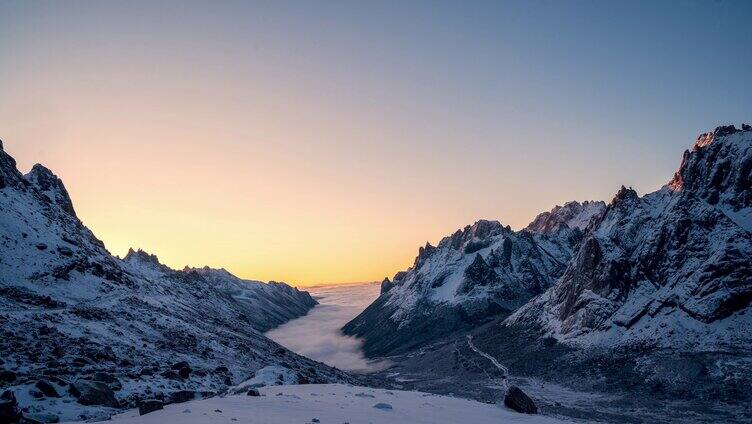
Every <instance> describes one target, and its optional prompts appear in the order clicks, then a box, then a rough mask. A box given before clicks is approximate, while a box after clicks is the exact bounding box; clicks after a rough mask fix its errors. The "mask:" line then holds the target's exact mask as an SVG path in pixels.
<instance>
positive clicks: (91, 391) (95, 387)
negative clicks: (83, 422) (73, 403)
mask: <svg viewBox="0 0 752 424" xmlns="http://www.w3.org/2000/svg"><path fill="white" fill-rule="evenodd" d="M70 393H71V395H73V396H74V397H75V398H76V399H77V400H78V403H80V404H81V405H100V406H109V407H110V408H117V407H119V406H120V403H119V402H118V400H117V399H116V398H115V393H114V392H113V391H112V389H110V387H109V386H108V385H107V384H105V383H102V382H101V381H87V380H78V381H76V382H75V383H72V384H71V385H70Z"/></svg>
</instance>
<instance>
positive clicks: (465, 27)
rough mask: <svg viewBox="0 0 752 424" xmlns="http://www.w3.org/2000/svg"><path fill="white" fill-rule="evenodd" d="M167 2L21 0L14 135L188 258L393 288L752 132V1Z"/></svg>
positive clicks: (24, 152) (127, 239)
mask: <svg viewBox="0 0 752 424" xmlns="http://www.w3.org/2000/svg"><path fill="white" fill-rule="evenodd" d="M152 3H153V2H151V1H150V2H139V1H129V2H114V1H104V2H71V1H66V2H62V1H59V2H58V1H56V2H53V1H49V2H39V1H10V2H9V1H2V0H0V138H2V139H3V140H4V141H5V148H6V150H7V151H8V152H10V153H11V154H12V155H13V156H14V157H15V158H16V159H17V160H18V163H19V167H20V168H21V170H22V171H24V172H25V171H27V170H28V169H29V168H30V167H31V166H32V165H33V164H34V163H36V162H41V163H43V164H45V165H47V166H48V167H50V168H51V169H53V170H54V171H55V172H56V173H57V174H58V175H59V176H60V177H61V178H63V180H64V181H65V183H66V185H67V187H68V190H69V191H70V193H71V195H72V197H73V201H74V204H75V207H76V209H77V211H78V214H79V216H80V217H81V219H82V220H83V221H84V223H85V224H86V225H88V226H89V227H90V228H91V229H92V230H93V231H94V232H95V233H96V234H97V235H98V236H99V237H100V238H102V239H103V240H104V242H105V243H106V245H107V246H108V248H109V249H110V250H111V251H112V252H113V253H114V254H118V255H121V256H122V255H123V254H124V253H125V252H126V251H127V249H128V247H130V246H133V247H141V248H144V249H146V250H148V251H151V252H154V253H156V254H157V255H159V257H160V258H161V259H162V261H163V262H165V263H167V264H168V265H171V266H173V267H182V266H183V265H186V264H189V265H192V266H199V265H204V264H208V265H210V266H215V267H226V268H227V269H229V270H231V271H233V272H235V273H236V274H238V275H240V276H242V277H246V278H254V279H262V280H270V279H274V280H285V281H289V282H291V283H294V284H303V285H305V284H313V283H331V282H346V281H366V280H375V279H381V278H383V277H384V276H385V275H389V276H391V275H393V274H394V272H396V271H398V270H400V269H404V268H406V267H407V266H409V265H410V264H411V263H412V260H413V258H414V256H415V254H416V252H417V247H418V246H419V245H421V244H423V243H425V241H426V240H429V241H431V242H432V243H436V242H437V241H438V240H439V238H440V237H442V236H444V235H446V234H449V233H451V232H453V231H454V230H455V229H457V228H460V227H462V226H464V225H466V224H470V223H472V222H474V221H475V220H477V219H479V218H488V219H498V220H500V221H502V222H503V223H505V224H510V225H512V227H514V228H520V227H522V226H524V225H526V224H527V223H528V222H529V221H530V220H532V218H533V217H534V216H535V215H536V214H537V213H538V212H540V211H543V210H548V209H550V208H551V207H552V206H554V205H556V204H561V203H563V202H565V201H568V200H573V199H576V200H585V199H604V200H608V199H610V198H611V197H612V196H613V194H614V193H615V192H616V190H617V189H618V187H619V186H620V185H621V184H625V185H632V186H634V187H635V188H636V189H637V190H638V191H639V192H640V193H644V192H647V191H652V190H655V189H657V188H659V187H660V186H661V185H662V184H664V183H665V182H666V181H668V179H669V178H670V176H671V175H672V174H673V172H674V171H675V170H676V168H677V167H678V165H679V161H680V158H681V153H682V151H683V150H684V149H686V148H688V147H690V146H691V144H692V143H693V141H694V139H695V137H696V136H697V134H698V133H700V132H701V131H706V130H709V129H712V128H713V127H714V126H716V125H719V124H723V123H736V124H737V125H738V124H739V123H741V122H743V121H744V122H746V121H749V120H752V95H750V93H752V78H751V77H750V75H752V26H751V25H752V2H748V1H739V2H732V1H716V2H713V1H688V2H675V1H672V2H654V1H649V2H607V1H593V2H590V1H587V2H585V1H520V2H516V1H514V2H506V1H500V2H490V3H485V2H480V1H477V2H438V1H432V2H401V1H396V2H386V1H378V2H371V3H370V4H366V2H349V1H347V2H325V3H324V2H312V1H304V2H302V1H301V2H288V1H272V2H254V3H252V4H251V3H250V2H186V1H181V2H159V4H152ZM404 3H409V4H404Z"/></svg>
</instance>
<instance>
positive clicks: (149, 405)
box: [138, 399, 164, 415]
mask: <svg viewBox="0 0 752 424" xmlns="http://www.w3.org/2000/svg"><path fill="white" fill-rule="evenodd" d="M163 408H164V403H163V402H162V401H161V400H159V399H146V400H142V401H141V402H139V403H138V415H146V414H148V413H150V412H154V411H159V410H160V409H163Z"/></svg>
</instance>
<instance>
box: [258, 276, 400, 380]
mask: <svg viewBox="0 0 752 424" xmlns="http://www.w3.org/2000/svg"><path fill="white" fill-rule="evenodd" d="M306 290H307V291H308V292H310V293H311V295H312V296H313V297H314V298H316V300H317V301H318V302H319V305H318V306H316V307H315V308H313V309H312V310H311V311H310V312H309V313H308V315H306V316H304V317H301V318H298V319H295V320H292V321H290V322H288V323H286V324H284V325H282V326H280V327H277V328H275V329H274V330H271V331H269V332H267V333H266V336H267V337H269V338H270V339H272V340H274V341H275V342H277V343H279V344H281V345H283V346H285V347H286V348H288V349H290V350H292V351H293V352H295V353H298V354H300V355H303V356H307V357H309V358H311V359H314V360H317V361H320V362H323V363H325V364H328V365H331V366H334V367H337V368H339V369H342V370H346V371H356V372H371V371H378V370H380V369H383V368H385V367H387V366H388V363H387V362H386V361H372V360H369V359H367V358H366V357H365V356H364V355H363V351H362V349H361V347H362V344H363V342H362V340H359V339H357V338H355V337H349V336H345V335H343V334H342V333H341V332H340V329H341V328H342V326H344V325H345V324H347V322H348V321H350V320H351V319H353V318H355V316H357V315H358V314H359V313H360V312H362V311H363V309H365V308H366V306H368V305H369V304H370V303H371V302H373V301H374V300H375V299H376V298H377V297H378V296H379V284H378V283H361V284H343V285H336V286H319V287H313V288H306Z"/></svg>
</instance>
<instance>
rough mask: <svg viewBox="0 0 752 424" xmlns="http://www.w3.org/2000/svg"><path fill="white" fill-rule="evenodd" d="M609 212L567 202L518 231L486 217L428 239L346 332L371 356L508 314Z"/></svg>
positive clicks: (543, 285) (553, 274)
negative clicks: (361, 341)
mask: <svg viewBox="0 0 752 424" xmlns="http://www.w3.org/2000/svg"><path fill="white" fill-rule="evenodd" d="M604 209H605V204H604V203H603V202H584V203H578V202H569V203H567V204H566V205H564V206H557V207H556V208H554V209H553V210H551V211H550V212H545V213H543V214H541V215H539V216H538V217H537V218H536V219H535V220H534V221H533V222H532V223H531V224H530V225H529V226H528V227H527V228H525V229H523V230H521V231H512V229H511V228H509V227H508V226H503V225H502V224H501V223H499V222H498V221H486V220H481V221H478V222H476V223H475V224H473V225H469V226H467V227H465V228H464V229H461V230H457V231H456V232H455V233H454V234H452V235H451V236H449V237H445V238H444V239H442V240H441V241H440V242H439V244H438V246H435V247H434V246H432V245H431V244H429V243H427V244H426V245H425V246H424V247H421V248H420V249H419V251H418V256H417V257H416V258H415V263H414V264H413V266H412V267H411V268H409V269H408V270H406V271H403V272H399V273H397V275H395V276H394V279H393V280H391V281H390V280H389V279H385V280H384V282H383V283H382V286H381V287H382V293H381V296H380V297H379V298H378V299H377V300H376V301H374V303H372V304H371V305H370V306H369V307H368V308H366V310H365V311H363V313H361V314H360V315H359V316H358V317H356V318H355V319H354V320H353V321H351V322H350V323H348V324H347V325H346V326H345V327H344V328H343V331H344V332H345V333H346V334H349V335H356V336H360V337H363V338H365V346H364V348H365V351H366V354H368V355H386V354H393V353H400V352H404V351H406V350H408V349H412V348H415V347H417V346H420V345H421V344H423V343H425V342H428V341H431V340H434V339H436V338H437V337H440V336H443V335H446V334H449V333H451V332H454V331H457V330H462V329H466V328H469V327H472V326H477V325H478V324H480V323H482V322H484V321H487V320H490V319H494V318H498V317H500V316H501V317H503V316H505V315H508V314H509V313H511V312H513V311H514V310H516V309H517V308H519V307H520V306H522V305H523V304H524V303H525V302H527V301H528V300H529V299H530V298H532V297H533V296H535V295H538V294H540V293H542V292H543V291H545V290H546V289H547V288H548V287H550V286H551V284H552V283H553V282H554V280H555V279H556V278H557V277H558V276H559V275H561V273H562V272H563V271H564V269H565V267H566V264H567V263H568V261H569V259H570V258H571V257H572V254H573V253H574V250H575V249H576V247H577V246H578V245H579V242H580V239H581V236H582V232H583V230H584V229H585V228H586V226H587V225H588V223H589V222H590V220H591V219H592V218H593V217H595V216H598V215H599V214H601V213H602V211H603V210H604Z"/></svg>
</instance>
